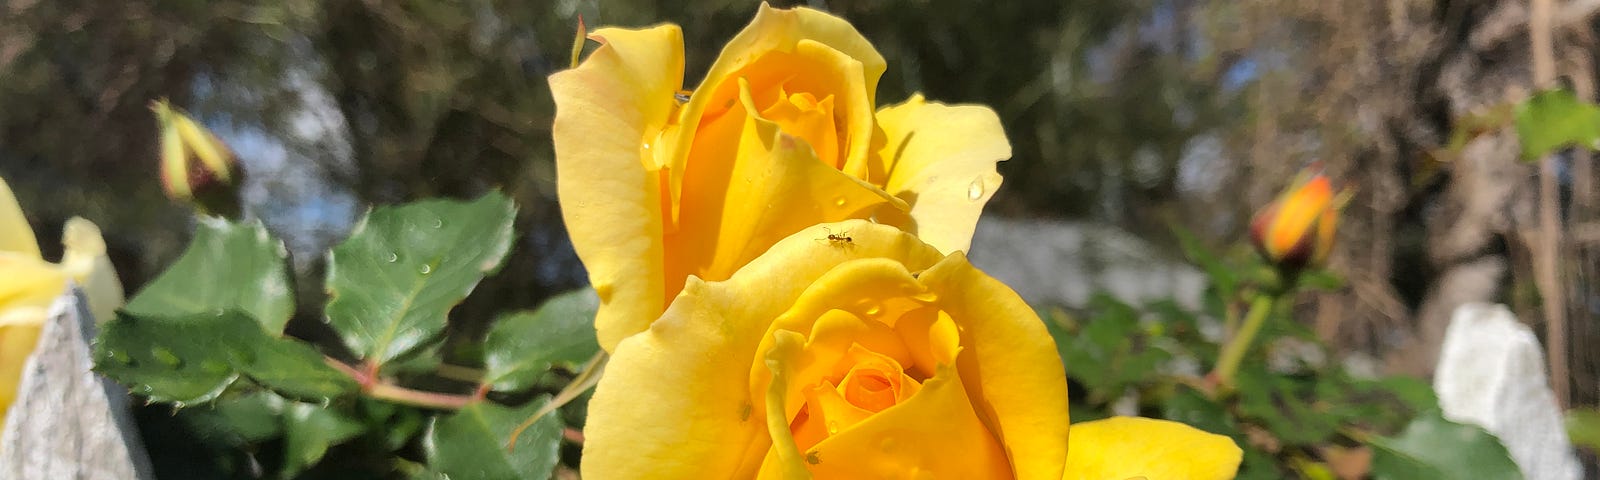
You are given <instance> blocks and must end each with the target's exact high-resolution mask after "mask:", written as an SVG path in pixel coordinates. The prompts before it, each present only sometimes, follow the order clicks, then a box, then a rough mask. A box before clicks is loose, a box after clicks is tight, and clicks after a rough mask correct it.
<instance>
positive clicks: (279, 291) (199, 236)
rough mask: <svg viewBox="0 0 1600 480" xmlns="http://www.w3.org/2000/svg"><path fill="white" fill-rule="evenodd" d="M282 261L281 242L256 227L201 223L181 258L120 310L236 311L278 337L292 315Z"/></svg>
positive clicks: (214, 221) (219, 221) (252, 224)
mask: <svg viewBox="0 0 1600 480" xmlns="http://www.w3.org/2000/svg"><path fill="white" fill-rule="evenodd" d="M287 257H288V252H287V251H286V250H284V248H283V242H280V241H278V240H277V239H275V238H272V236H271V235H269V234H268V233H267V230H266V228H263V227H262V226H261V223H260V222H257V221H250V222H248V223H232V222H229V221H227V220H224V219H221V218H214V217H201V218H200V221H199V225H198V226H196V227H195V232H194V240H192V241H190V242H189V248H188V249H186V250H184V252H183V256H181V257H178V261H176V262H173V264H172V266H169V267H167V269H166V271H163V272H161V275H159V276H157V277H156V279H155V280H152V281H151V282H150V284H148V285H146V286H145V287H144V289H143V290H140V291H139V294H138V295H135V296H134V297H133V298H132V299H131V300H128V305H127V306H126V307H124V310H127V311H129V312H132V313H134V314H136V315H140V316H160V315H179V314H186V313H202V312H205V313H211V312H216V311H221V310H240V311H243V312H245V313H248V314H249V315H250V317H251V318H254V319H255V320H254V321H256V322H260V324H261V326H262V327H263V328H265V329H267V330H268V331H272V332H279V331H283V326H284V324H286V323H288V322H289V317H290V316H291V315H293V314H294V289H293V288H291V287H290V283H289V275H288V272H287V270H286V266H285V263H284V260H285V259H286V258H287Z"/></svg>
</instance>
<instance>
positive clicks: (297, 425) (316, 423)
mask: <svg viewBox="0 0 1600 480" xmlns="http://www.w3.org/2000/svg"><path fill="white" fill-rule="evenodd" d="M364 429H365V427H364V426H363V425H362V424H361V422H358V421H356V420H355V419H352V418H350V417H346V416H345V415H344V414H342V413H339V412H338V411H335V410H332V409H328V408H321V407H318V406H316V405H310V404H305V403H291V404H289V406H288V408H286V409H285V411H284V415H283V450H284V452H283V472H282V476H283V477H284V478H292V477H294V476H295V474H298V473H300V472H301V471H304V470H305V469H306V468H307V467H310V466H312V465H316V464H317V462H318V461H321V460H322V456H323V455H324V454H326V453H328V447H332V446H334V445H338V444H341V443H344V442H346V441H348V440H350V439H351V438H355V436H356V435H360V434H361V432H362V431H363V430H364Z"/></svg>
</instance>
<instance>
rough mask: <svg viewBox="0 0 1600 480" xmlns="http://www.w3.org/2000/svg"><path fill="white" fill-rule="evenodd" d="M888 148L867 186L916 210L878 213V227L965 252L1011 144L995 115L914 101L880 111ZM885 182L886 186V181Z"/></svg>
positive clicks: (884, 148) (945, 249)
mask: <svg viewBox="0 0 1600 480" xmlns="http://www.w3.org/2000/svg"><path fill="white" fill-rule="evenodd" d="M877 120H878V126H879V127H881V128H882V129H883V135H884V143H883V145H881V149H880V150H879V151H878V155H877V158H878V161H879V162H880V163H877V164H875V165H874V166H872V167H871V168H870V170H871V172H870V174H869V176H868V177H867V178H868V180H869V181H871V182H872V183H876V184H881V185H884V190H885V191H887V192H888V193H889V194H890V195H894V196H896V197H899V198H901V199H904V200H905V201H906V202H907V203H910V204H911V212H910V216H909V217H905V216H899V215H897V212H894V211H887V210H886V211H880V212H881V214H880V216H879V221H881V222H884V223H889V224H892V225H897V226H900V227H901V228H904V229H906V230H907V231H911V232H914V233H916V234H917V236H919V237H922V239H923V241H926V242H928V244H929V245H933V246H934V247H937V248H938V249H939V251H941V252H944V253H950V252H954V251H957V250H961V251H965V250H966V249H967V248H968V246H970V245H971V243H972V232H973V229H975V228H977V224H978V215H979V214H981V213H983V206H984V205H985V204H987V203H988V202H989V198H990V197H992V196H994V192H995V190H997V189H999V188H1000V181H1001V179H1000V174H999V173H996V172H995V164H996V163H997V162H1000V161H1002V160H1005V159H1007V158H1010V157H1011V143H1010V142H1009V141H1007V140H1006V135H1005V131H1004V130H1003V129H1001V128H1000V119H999V117H997V116H995V113H994V110H990V109H989V108H988V107H981V106H976V105H955V106H950V105H943V104H939V103H927V102H926V101H924V100H923V99H922V96H921V95H914V96H912V97H911V99H909V100H906V102H905V103H902V104H900V105H895V106H892V107H886V108H884V109H882V110H879V111H878V115H877ZM880 182H881V183H880Z"/></svg>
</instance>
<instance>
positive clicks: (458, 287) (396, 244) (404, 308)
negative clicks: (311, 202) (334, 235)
mask: <svg viewBox="0 0 1600 480" xmlns="http://www.w3.org/2000/svg"><path fill="white" fill-rule="evenodd" d="M515 212H516V207H515V206H514V205H513V204H512V203H511V200H510V199H508V198H506V196H505V195H503V194H501V193H499V192H491V193H489V194H487V195H484V196H483V197H481V198H479V199H478V200H475V201H472V202H458V201H451V200H428V201H422V202H416V203H411V204H408V205H404V206H399V207H381V208H377V209H375V210H373V211H372V212H371V213H370V214H368V215H367V217H366V218H365V219H363V220H362V221H361V223H360V224H359V225H357V226H356V228H355V231H354V233H352V234H351V235H350V238H349V239H347V240H345V241H344V243H341V244H339V246H337V247H334V249H333V253H332V254H331V256H330V258H329V262H328V281H327V287H328V291H329V292H331V294H332V296H333V299H332V300H331V301H330V302H329V303H328V307H327V318H328V321H329V324H331V325H332V326H333V328H334V329H335V330H338V332H339V335H340V336H341V337H342V338H343V339H344V341H345V344H346V345H348V346H349V347H350V348H351V349H352V350H354V351H355V352H356V353H358V354H360V355H361V357H362V358H363V359H365V360H368V361H372V362H377V363H379V364H382V363H387V362H389V361H390V360H394V359H395V358H398V357H401V356H403V355H405V354H406V353H407V352H410V351H411V350H412V349H415V348H417V347H420V346H423V345H425V344H427V343H428V342H430V341H432V340H434V339H435V338H436V337H437V336H438V335H439V333H440V332H442V331H443V330H444V327H445V320H446V316H447V315H448V314H449V313H450V309H451V308H452V307H454V306H455V305H456V304H457V303H460V302H461V300H462V299H464V298H466V296H467V294H468V293H471V292H472V289H473V287H475V286H477V284H478V281H480V280H482V279H483V276H484V275H485V274H487V273H492V272H494V271H495V270H496V269H498V268H499V267H500V263H501V261H502V260H504V259H505V255H506V252H507V251H508V250H510V248H511V239H512V229H511V222H512V218H513V216H514V214H515Z"/></svg>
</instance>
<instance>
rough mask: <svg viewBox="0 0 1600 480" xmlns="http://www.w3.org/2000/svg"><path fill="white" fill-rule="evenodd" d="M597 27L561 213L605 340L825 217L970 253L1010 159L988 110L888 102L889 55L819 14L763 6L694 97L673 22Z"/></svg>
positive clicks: (565, 149)
mask: <svg viewBox="0 0 1600 480" xmlns="http://www.w3.org/2000/svg"><path fill="white" fill-rule="evenodd" d="M589 38H590V39H592V40H595V41H597V42H599V43H600V44H601V45H600V47H599V48H598V49H597V50H595V51H594V52H593V53H592V54H591V55H590V56H589V57H588V58H587V59H586V60H585V61H584V62H583V63H582V64H581V65H579V66H578V67H577V68H575V69H572V70H567V71H563V72H560V73H556V74H555V75H552V76H551V77H550V88H551V91H552V94H553V95H554V97H555V101H556V118H555V124H554V126H553V136H554V143H555V150H556V166H557V176H558V187H559V190H560V192H559V193H560V200H561V205H562V213H563V216H564V218H565V220H566V224H567V228H568V230H569V232H570V234H571V237H572V240H573V245H574V247H576V249H577V252H578V255H579V256H580V257H581V258H582V259H583V262H584V265H585V266H586V267H587V268H588V270H589V278H590V282H591V283H592V284H593V285H594V287H595V291H596V292H597V293H599V295H600V300H601V308H600V312H599V314H598V316H597V319H596V321H595V325H596V329H597V331H598V332H597V333H598V336H599V340H600V345H601V346H602V347H605V348H606V349H607V350H608V351H609V350H611V349H612V348H614V347H615V346H616V344H617V342H618V341H619V340H621V339H622V338H624V337H626V336H628V335H632V334H634V333H637V332H640V331H643V330H644V329H646V328H648V327H649V325H650V322H651V321H652V320H654V319H655V318H656V317H658V316H659V315H660V314H661V312H662V310H663V309H664V308H665V306H666V303H667V301H668V300H670V299H671V298H673V297H674V296H676V295H677V293H678V292H679V291H680V290H681V289H682V288H683V285H684V282H685V279H686V278H688V277H689V276H690V275H693V276H697V277H699V278H701V279H703V280H722V279H726V278H728V276H729V275H732V274H733V272H734V271H736V270H738V269H739V267H740V266H742V265H744V264H745V263H747V262H749V261H750V260H751V259H753V258H755V257H756V256H758V255H761V253H762V252H765V251H766V250H767V247H769V246H770V245H772V244H773V243H774V242H776V241H778V240H779V239H782V238H784V237H786V236H788V235H789V234H791V233H794V232H796V231H799V230H800V229H802V228H805V227H807V226H810V225H813V224H817V223H822V222H832V221H839V220H844V219H851V218H875V219H876V220H877V221H878V222H879V223H885V224H891V225H895V226H897V227H900V228H902V229H904V230H906V231H908V232H912V233H915V234H917V235H919V236H920V237H922V238H923V239H924V240H925V241H927V242H928V243H929V244H931V245H933V246H934V247H935V248H937V249H938V250H939V251H941V252H945V253H949V252H953V251H957V250H965V249H966V248H967V246H968V244H969V242H970V241H971V237H972V230H973V228H974V226H975V224H976V223H977V219H978V214H979V213H980V212H981V211H982V209H983V205H984V204H985V203H986V202H987V201H988V199H989V197H990V196H991V195H993V192H994V190H995V188H997V187H999V185H1000V175H999V174H998V173H996V172H995V163H996V162H998V161H1000V160H1004V159H1006V158H1008V157H1010V156H1011V146H1010V144H1009V143H1008V142H1007V141H1006V139H1005V134H1004V132H1003V131H1002V130H1001V128H1000V122H999V119H998V117H996V116H995V114H994V112H993V111H992V110H990V109H988V108H985V107H979V106H947V105H941V104H937V103H928V102H926V101H924V100H923V99H922V98H921V97H920V96H913V97H912V98H911V99H910V100H907V101H906V102H905V103H902V104H900V105H896V106H892V107H886V108H883V109H881V110H877V111H874V108H875V104H876V99H875V94H874V92H875V91H876V89H877V83H878V77H879V76H880V75H882V74H883V71H884V69H885V64H884V61H883V57H882V56H880V55H879V54H878V52H877V51H876V50H874V49H873V48H872V45H871V44H870V43H868V42H867V40H866V39H865V38H863V37H862V36H861V35H860V34H859V33H857V32H856V30H855V29H854V28H853V27H851V26H850V24H849V23H847V22H845V21H844V20H842V19H839V18H836V17H832V16H829V15H827V14H824V13H821V12H818V11H815V10H809V9H805V8H797V9H793V10H780V9H773V8H770V7H767V6H766V5H763V6H762V7H761V9H760V11H759V12H758V13H757V14H756V17H755V19H754V20H753V21H752V22H751V24H750V25H749V26H748V27H746V28H745V29H744V31H742V32H740V33H739V34H738V35H737V36H735V37H734V38H733V39H732V40H731V41H729V42H728V44H727V46H726V47H725V48H724V49H723V51H722V54H721V56H719V57H718V58H717V60H716V62H715V63H714V64H712V66H711V68H710V70H709V71H708V73H707V74H706V76H705V81H704V82H702V83H701V84H700V87H699V89H697V90H695V91H694V92H693V94H690V95H688V96H687V97H682V96H681V95H683V94H684V93H685V92H683V91H682V90H681V89H682V84H683V75H684V66H683V65H684V58H683V40H682V33H681V31H680V30H679V29H678V27H677V26H676V25H661V26H656V27H650V28H645V29H638V30H630V29H620V28H602V29H599V30H596V31H595V32H594V34H593V35H590V37H589Z"/></svg>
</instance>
